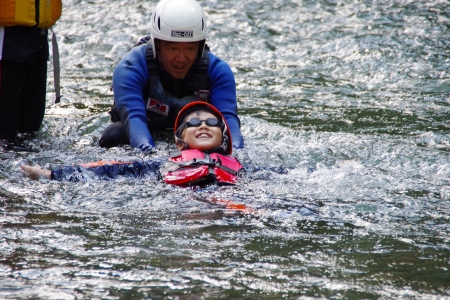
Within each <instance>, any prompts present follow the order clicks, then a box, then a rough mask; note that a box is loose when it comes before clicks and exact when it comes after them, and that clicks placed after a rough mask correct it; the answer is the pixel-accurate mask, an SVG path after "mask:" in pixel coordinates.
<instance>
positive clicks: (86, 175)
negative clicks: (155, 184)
mask: <svg viewBox="0 0 450 300" xmlns="http://www.w3.org/2000/svg"><path fill="white" fill-rule="evenodd" d="M160 167H161V162H159V161H155V162H129V163H111V164H105V165H102V166H96V167H87V168H84V167H81V166H77V165H75V166H65V167H61V168H57V169H53V170H52V171H51V179H52V180H59V181H61V180H64V181H71V182H78V181H87V180H89V179H97V180H109V179H114V178H117V177H120V176H125V177H132V178H140V177H151V179H152V180H153V179H154V180H158V179H159V178H160V177H159V168H160Z"/></svg>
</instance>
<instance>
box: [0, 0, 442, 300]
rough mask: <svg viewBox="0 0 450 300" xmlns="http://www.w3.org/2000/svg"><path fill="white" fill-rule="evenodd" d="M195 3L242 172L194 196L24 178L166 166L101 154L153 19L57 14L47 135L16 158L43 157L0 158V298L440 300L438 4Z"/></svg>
mask: <svg viewBox="0 0 450 300" xmlns="http://www.w3.org/2000/svg"><path fill="white" fill-rule="evenodd" d="M201 3H202V5H203V6H204V7H205V10H206V13H207V17H208V22H209V28H210V34H209V40H208V44H209V45H210V47H211V49H212V51H213V52H214V53H216V54H217V55H219V56H220V57H222V58H223V59H225V60H226V61H228V62H229V64H230V65H231V67H232V69H233V71H234V72H235V76H236V81H237V88H238V96H239V109H240V115H241V117H242V130H243V133H244V136H245V142H246V147H245V149H243V150H239V151H236V152H235V154H236V156H237V157H239V158H240V160H241V161H242V162H243V163H244V164H246V165H247V166H249V168H250V171H252V170H253V168H255V169H256V171H255V172H251V173H252V174H251V175H250V176H249V178H245V179H244V180H243V181H242V182H241V184H239V185H238V186H236V187H231V188H230V187H227V188H217V187H212V188H209V189H205V190H201V191H192V190H187V189H181V188H177V187H171V186H167V185H164V184H162V183H161V182H158V181H152V180H150V179H149V178H147V179H139V180H132V179H118V180H112V181H88V182H79V183H68V182H48V181H45V180H39V181H36V180H29V179H27V178H24V177H22V174H21V172H20V171H19V170H18V168H19V166H20V165H21V164H23V163H27V164H39V165H41V166H44V167H52V166H58V165H60V164H72V163H80V162H85V161H93V160H98V159H130V158H142V159H161V158H162V157H164V156H165V154H166V150H167V148H169V147H171V146H170V145H171V143H170V142H159V143H158V145H157V146H158V147H157V152H156V153H154V154H152V155H150V157H149V156H144V155H143V154H140V153H135V152H133V151H130V150H129V149H128V148H116V149H110V150H105V149H101V148H99V147H97V141H98V138H99V136H100V134H101V132H102V131H103V129H104V128H105V127H106V126H107V125H108V124H109V116H108V113H107V112H108V109H109V106H110V104H111V102H112V93H111V92H110V91H109V86H110V84H111V74H112V72H113V68H114V66H115V65H116V63H117V62H118V61H119V59H120V58H121V57H122V56H123V55H124V54H125V53H126V52H127V51H128V49H129V48H130V47H131V45H132V44H133V43H134V42H135V41H136V40H137V38H138V37H140V36H142V35H145V34H147V33H148V28H149V17H150V13H151V11H152V10H153V8H154V7H155V5H156V2H155V1H142V0H126V1H125V0H121V1H112V0H109V1H102V0H91V1H81V0H67V1H64V11H63V17H62V19H61V20H60V21H59V22H58V23H57V25H56V26H55V27H54V30H55V32H56V34H57V36H58V40H59V47H60V52H61V66H62V82H61V85H62V89H63V90H62V93H63V95H64V96H63V98H62V101H61V103H60V104H57V105H54V104H53V103H52V99H53V97H54V93H53V90H52V82H51V78H52V77H51V76H52V73H51V71H49V76H50V77H49V78H50V80H49V90H48V109H47V114H46V117H45V121H44V124H43V126H42V128H41V130H40V132H39V133H38V135H37V136H36V137H34V138H32V139H30V140H27V141H26V142H27V143H30V144H31V145H33V146H34V148H35V149H39V150H40V151H39V152H38V153H29V152H2V153H0V160H1V161H0V222H1V223H0V225H1V229H0V298H1V299H218V298H220V299H281V298H286V299H298V298H302V299H303V298H304V299H308V298H309V299H313V298H314V299H316V298H317V299H325V298H327V299H361V298H364V299H391V298H397V299H443V298H450V271H449V268H450V225H449V223H450V217H449V200H450V185H449V184H450V161H449V154H450V143H449V138H450V134H449V131H450V125H449V116H450V75H449V68H450V33H449V32H450V31H449V29H450V3H449V1H443V0H435V1H430V0H414V1H413V0H411V1H407V0H396V1H393V0H379V1H377V0H372V1H357V0H353V1H350V0H348V1H345V0H342V1H333V0H330V1H326V0H322V1H307V0H303V1H301V0H298V1H281V0H280V1H274V0H270V1H269V0H259V1H241V0H239V1H237V0H230V1H226V0H220V1H219V0H214V1H201ZM280 166H283V167H285V168H288V174H283V172H280V173H277V172H274V171H267V170H266V171H264V170H259V171H258V168H260V167H272V168H278V167H280ZM211 199H229V200H232V201H235V202H238V203H245V204H246V205H248V206H250V207H253V208H254V209H255V210H256V213H254V214H236V213H233V212H230V211H228V210H226V209H224V208H223V207H221V206H218V205H215V204H213V203H208V200H211ZM205 200H206V202H205Z"/></svg>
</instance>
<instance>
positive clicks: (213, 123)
mask: <svg viewBox="0 0 450 300" xmlns="http://www.w3.org/2000/svg"><path fill="white" fill-rule="evenodd" d="M203 122H204V123H205V124H206V125H207V126H209V127H221V123H220V121H219V120H217V119H214V118H208V119H206V120H200V119H199V118H192V119H190V120H189V121H187V122H186V123H185V126H186V127H199V126H200V125H201V124H202V123H203Z"/></svg>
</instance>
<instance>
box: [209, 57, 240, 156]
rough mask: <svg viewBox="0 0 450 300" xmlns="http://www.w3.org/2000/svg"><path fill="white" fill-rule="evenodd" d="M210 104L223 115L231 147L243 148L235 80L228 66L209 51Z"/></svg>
mask: <svg viewBox="0 0 450 300" xmlns="http://www.w3.org/2000/svg"><path fill="white" fill-rule="evenodd" d="M209 60H210V65H209V69H208V75H209V76H210V84H211V89H210V93H211V94H210V96H211V104H212V105H214V106H215V107H216V108H217V109H218V110H219V111H220V112H221V113H222V114H223V116H224V117H225V120H226V121H227V123H228V126H229V128H230V132H231V138H232V140H233V147H235V148H243V147H244V138H243V137H242V134H241V122H240V120H239V117H238V114H237V100H236V82H235V80H234V75H233V72H232V71H231V68H230V66H229V65H228V64H227V63H226V62H224V61H223V60H221V59H219V58H218V57H216V56H215V55H213V54H211V53H209Z"/></svg>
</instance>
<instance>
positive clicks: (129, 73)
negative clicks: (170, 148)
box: [113, 45, 155, 150]
mask: <svg viewBox="0 0 450 300" xmlns="http://www.w3.org/2000/svg"><path fill="white" fill-rule="evenodd" d="M147 79H148V71H147V63H146V61H145V45H142V46H138V47H135V48H133V49H131V51H130V52H128V53H127V54H126V55H125V56H124V58H123V59H122V60H121V61H120V62H119V64H118V65H117V66H116V68H115V69H114V74H113V90H114V101H115V104H116V107H117V110H118V112H119V115H120V120H121V121H122V124H123V125H124V127H125V132H126V134H127V137H128V139H129V140H130V145H131V147H133V148H138V149H141V150H149V149H151V148H152V147H154V146H155V143H154V141H153V137H152V135H151V133H150V131H149V130H148V127H147V115H146V110H145V101H144V99H143V93H144V89H145V88H146V82H147Z"/></svg>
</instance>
